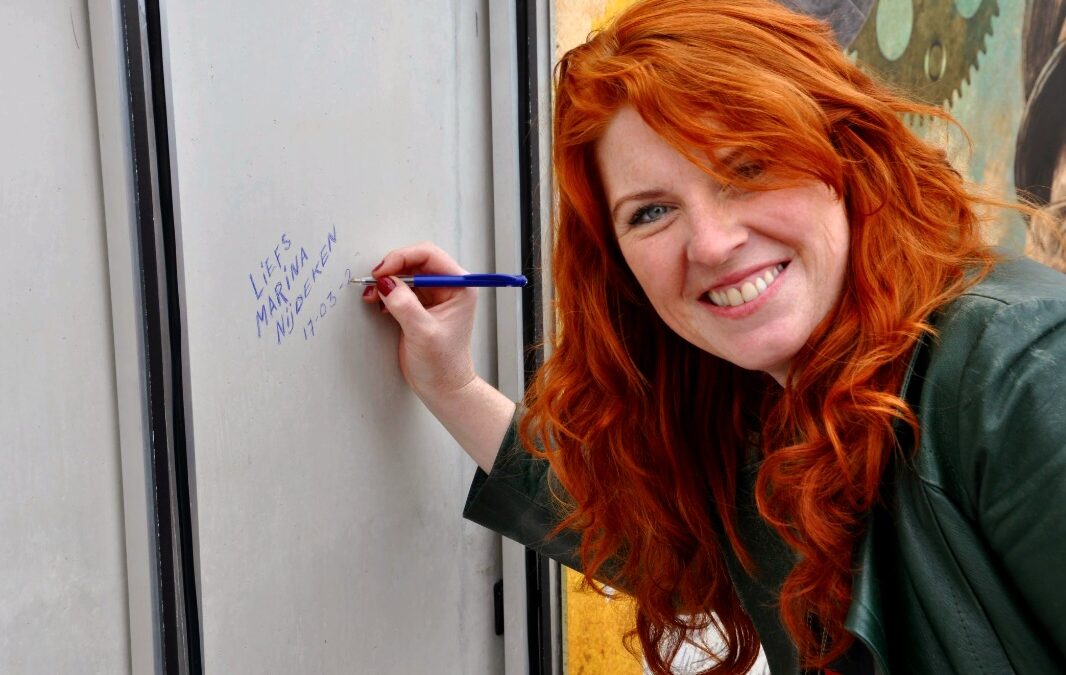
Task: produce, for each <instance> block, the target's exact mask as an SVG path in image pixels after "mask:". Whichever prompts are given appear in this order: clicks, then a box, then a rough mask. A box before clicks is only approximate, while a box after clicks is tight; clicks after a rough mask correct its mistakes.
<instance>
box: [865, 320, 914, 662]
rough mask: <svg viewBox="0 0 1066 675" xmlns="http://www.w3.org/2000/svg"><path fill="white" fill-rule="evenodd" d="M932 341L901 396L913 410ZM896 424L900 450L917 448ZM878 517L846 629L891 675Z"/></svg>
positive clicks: (870, 528) (871, 520) (869, 523)
mask: <svg viewBox="0 0 1066 675" xmlns="http://www.w3.org/2000/svg"><path fill="white" fill-rule="evenodd" d="M928 342H929V336H928V334H923V335H922V337H921V338H920V339H919V340H918V343H917V344H916V345H915V347H914V351H913V352H912V353H911V358H910V362H909V363H908V364H907V371H906V373H905V374H904V376H903V384H902V385H901V387H900V393H899V396H900V398H902V399H903V400H904V401H906V402H907V405H908V406H909V407H910V409H911V410H917V408H918V398H919V396H920V395H921V390H922V384H923V382H924V378H923V375H924V374H925V369H926V365H927V363H928V358H929V345H928ZM892 426H893V429H895V432H896V440H897V444H898V446H899V450H900V451H901V452H904V453H906V452H908V451H910V450H911V449H912V448H913V447H914V438H913V435H912V433H911V430H910V427H908V426H907V425H906V424H903V423H902V422H901V421H900V420H898V419H897V420H894V422H893V425H892ZM890 475H891V474H890V469H886V477H888V476H890ZM878 520H879V518H878V517H877V513H876V511H875V513H873V514H871V516H870V517H868V518H867V519H866V532H865V534H864V535H863V537H862V539H860V540H859V543H858V545H857V547H856V550H855V558H854V560H855V561H856V562H857V563H858V569H857V570H856V572H855V575H854V577H853V578H852V588H851V606H850V607H849V608H848V616H847V618H846V619H845V620H844V628H845V629H846V630H847V631H848V632H849V633H851V634H852V635H854V636H855V637H856V638H858V639H859V640H861V641H862V642H863V643H864V644H865V645H866V647H867V648H869V650H870V653H871V654H872V655H873V657H874V661H875V662H876V663H877V665H878V666H879V670H878V672H879V673H883V674H884V675H888V674H889V672H890V671H889V669H888V640H887V637H886V631H885V626H884V623H883V617H884V610H883V605H882V602H881V592H880V584H878V583H877V580H878V579H879V578H880V577H881V574H879V569H878V566H879V565H883V564H884V562H883V561H884V560H885V556H884V552H883V551H880V550H879V549H880V548H882V546H883V545H879V543H878V542H879V541H881V540H882V537H879V536H878V533H877V528H878Z"/></svg>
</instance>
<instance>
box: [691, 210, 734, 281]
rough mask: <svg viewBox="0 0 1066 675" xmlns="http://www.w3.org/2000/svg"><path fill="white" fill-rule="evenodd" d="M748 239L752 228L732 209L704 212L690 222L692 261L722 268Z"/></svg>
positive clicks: (701, 211)
mask: <svg viewBox="0 0 1066 675" xmlns="http://www.w3.org/2000/svg"><path fill="white" fill-rule="evenodd" d="M747 240H748V228H747V227H746V226H745V225H744V223H743V220H742V218H741V215H740V214H739V213H737V212H736V210H735V209H732V208H729V207H728V206H725V207H723V206H718V207H714V208H705V209H700V210H699V211H698V212H697V213H696V214H694V217H693V218H692V220H691V221H690V231H689V240H688V250H687V255H688V259H689V262H692V263H696V264H703V265H708V266H715V265H718V264H720V263H722V262H724V261H726V260H728V259H729V257H730V256H731V255H732V254H733V253H734V252H735V251H736V250H737V249H739V248H740V247H741V246H743V245H744V243H745V242H746V241H747Z"/></svg>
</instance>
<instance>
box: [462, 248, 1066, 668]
mask: <svg viewBox="0 0 1066 675" xmlns="http://www.w3.org/2000/svg"><path fill="white" fill-rule="evenodd" d="M935 323H936V325H937V328H938V330H939V331H940V336H939V338H937V339H935V340H931V341H930V344H928V345H925V344H923V345H920V346H919V348H918V349H916V350H915V354H914V356H913V357H912V360H911V363H910V369H909V371H908V375H907V378H906V380H905V382H904V385H903V396H904V397H905V398H906V400H907V401H908V402H909V403H910V404H911V406H912V409H913V410H915V411H916V413H917V415H918V418H919V420H920V423H921V438H920V443H919V446H918V448H917V452H914V453H913V454H911V455H910V459H909V461H899V462H897V464H896V465H894V466H893V467H892V468H891V469H890V470H889V472H888V474H887V475H886V483H885V489H884V496H885V499H884V502H885V503H884V505H883V506H881V507H878V508H877V509H875V510H874V511H873V512H872V513H871V514H869V516H868V527H867V531H866V534H865V535H864V537H863V538H862V539H861V540H860V542H859V544H858V550H857V556H856V563H857V569H856V571H855V576H854V579H853V591H852V603H851V608H850V611H849V613H848V617H847V621H846V624H845V625H846V627H847V630H848V631H849V632H851V633H852V634H853V635H855V637H856V638H858V640H860V641H861V642H862V643H863V644H865V645H866V646H867V648H868V649H869V650H870V652H871V653H872V654H873V656H874V661H875V667H876V668H877V669H878V671H879V672H882V673H885V674H889V673H892V674H897V675H898V674H900V673H905V674H918V673H930V674H936V675H942V674H946V673H965V674H967V675H970V674H979V673H987V674H992V673H995V674H999V673H1026V674H1028V673H1066V276H1064V275H1062V274H1059V273H1058V272H1055V271H1052V270H1049V269H1047V268H1045V267H1042V266H1039V265H1037V264H1036V263H1033V262H1031V261H1028V260H1025V259H1013V260H1007V261H1004V262H1003V263H1001V264H999V265H997V267H996V268H995V270H994V271H993V272H992V273H991V274H990V275H989V276H988V277H986V278H985V280H983V281H982V282H981V283H980V284H977V285H976V286H974V287H972V288H971V289H970V290H969V291H968V292H966V293H965V294H963V295H962V296H960V297H959V298H958V299H956V300H955V301H954V302H952V303H951V304H950V305H948V306H947V307H945V308H944V309H943V311H941V312H940V313H938V316H937V318H936V321H935ZM901 440H902V442H903V443H904V444H908V443H909V444H910V446H911V447H913V441H912V440H910V439H906V438H903V439H901ZM552 481H553V476H552V474H551V471H550V469H549V467H548V465H547V463H546V462H544V461H541V460H535V459H533V458H531V457H530V456H529V455H527V454H526V453H525V452H524V451H522V450H521V448H520V446H519V444H518V443H517V441H516V438H515V433H514V428H513V425H512V430H511V431H510V432H509V433H508V435H507V438H505V440H504V444H503V447H502V448H501V451H500V453H499V455H498V457H497V459H496V463H495V465H494V466H493V468H492V470H491V471H490V473H489V474H487V475H486V474H485V473H484V472H482V471H480V470H479V471H478V473H477V475H476V476H475V478H474V482H473V485H472V486H471V490H470V496H469V498H468V499H467V504H466V508H465V509H464V515H465V516H466V517H467V518H470V519H471V520H474V521H476V522H478V523H481V524H483V525H485V526H486V527H489V528H491V529H493V530H496V531H498V532H500V533H501V534H503V535H505V536H507V537H510V538H512V539H515V540H516V541H518V542H520V543H522V544H525V545H526V546H530V547H532V548H534V549H536V550H538V551H539V552H541V553H543V554H545V555H548V556H550V557H552V558H555V559H557V560H559V561H560V562H562V563H564V564H566V565H569V566H571V567H575V568H579V562H578V561H577V559H576V558H575V551H576V547H577V545H578V542H579V537H578V534H577V533H575V532H568V533H564V534H563V535H560V536H558V537H555V538H553V539H550V540H545V536H546V535H547V533H548V532H549V531H550V530H551V529H552V528H553V527H554V525H555V524H556V523H558V522H559V517H560V514H559V512H558V506H557V504H558V502H557V501H556V500H554V499H553V497H552V496H551V490H552V489H555V490H558V489H559V487H558V486H557V485H556V486H554V487H553V486H552V485H550V483H551V482H552ZM749 543H751V544H754V546H752V547H751V549H750V550H751V551H752V554H753V556H754V557H755V559H756V560H757V561H760V569H761V561H762V560H764V559H766V558H767V557H768V556H776V557H777V559H778V560H780V556H781V551H780V549H778V548H775V546H779V545H780V541H779V540H778V541H777V542H776V544H775V542H774V541H768V542H767V541H763V540H760V539H759V538H756V541H754V542H749V541H748V540H747V539H745V544H749ZM730 553H731V552H730ZM786 555H787V554H786ZM739 581H741V580H739V579H737V578H736V575H735V574H734V582H735V585H736V586H737V589H738V594H739V595H740V597H741V600H742V602H743V603H744V604H745V607H746V608H747V609H748V612H749V614H751V615H752V618H753V621H755V622H756V627H757V628H758V629H759V634H760V636H761V638H762V641H763V646H764V649H765V650H766V653H767V657H768V660H769V662H770V666H771V669H772V671H773V672H774V673H775V674H779V673H788V672H796V670H795V662H794V661H790V659H789V657H788V654H790V653H794V651H792V650H791V644H781V643H782V641H787V640H788V638H787V636H785V634H784V633H783V631H781V630H780V624H779V623H778V624H776V625H772V624H771V623H769V622H771V621H773V620H774V618H775V617H776V611H766V610H767V609H770V610H772V607H770V608H768V607H767V606H765V604H763V606H762V607H761V610H762V611H760V607H759V606H758V604H759V603H758V599H757V598H756V597H754V595H753V594H752V593H751V589H750V588H745V587H744V586H745V584H744V583H737V582H739ZM746 596H747V597H746ZM768 617H770V618H768Z"/></svg>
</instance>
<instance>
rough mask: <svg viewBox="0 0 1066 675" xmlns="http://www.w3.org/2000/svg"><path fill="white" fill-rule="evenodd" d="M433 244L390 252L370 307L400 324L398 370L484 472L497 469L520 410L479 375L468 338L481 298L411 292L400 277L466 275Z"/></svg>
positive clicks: (368, 297) (468, 291)
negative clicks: (375, 304)
mask: <svg viewBox="0 0 1066 675" xmlns="http://www.w3.org/2000/svg"><path fill="white" fill-rule="evenodd" d="M466 273H467V272H466V270H464V269H463V268H462V267H460V266H459V263H457V262H455V260H453V259H452V257H451V256H449V255H448V254H447V253H445V252H444V251H442V250H441V249H440V248H438V247H437V246H435V245H433V244H430V243H422V244H416V245H415V246H409V247H406V248H399V249H396V250H395V251H390V252H389V253H388V254H387V255H386V256H385V258H384V259H383V260H382V261H381V263H380V264H379V265H378V266H377V267H375V268H374V270H373V272H372V274H373V275H374V278H376V279H377V280H378V285H377V288H375V287H373V286H369V287H367V289H366V290H365V291H364V292H363V300H364V301H365V302H370V303H373V302H379V301H380V302H381V303H382V305H383V308H384V309H385V310H386V311H387V312H388V313H389V314H391V315H392V316H393V318H395V319H396V321H397V323H399V324H400V331H401V335H400V370H401V371H402V372H403V376H404V379H406V380H407V383H408V384H409V385H411V388H412V389H413V390H414V392H415V393H416V394H417V395H418V397H419V398H420V399H422V402H423V403H425V404H426V407H427V408H429V410H430V411H431V412H432V413H433V414H434V415H435V416H436V417H437V419H438V420H440V421H441V423H442V424H443V425H444V426H445V428H446V429H448V431H449V432H450V433H451V434H452V436H453V437H454V438H455V440H456V441H458V442H459V445H461V446H462V447H463V449H464V450H466V452H467V454H469V455H470V457H471V458H472V459H473V460H474V461H475V462H477V463H478V465H479V466H480V467H481V468H482V469H484V470H485V471H489V470H491V468H492V464H493V461H494V460H495V458H496V453H497V451H498V450H499V447H500V442H501V441H502V440H503V437H504V434H505V433H506V431H507V428H508V426H509V424H510V422H511V417H512V416H513V415H514V412H515V404H514V402H512V401H511V400H510V399H508V398H507V397H506V396H504V395H503V394H501V393H500V392H499V391H497V390H496V389H495V388H493V387H492V386H491V385H489V384H488V383H487V382H485V380H483V379H481V378H480V377H478V376H477V374H476V373H475V372H474V361H473V358H472V356H471V354H470V337H471V334H472V333H473V328H474V307H475V305H476V304H477V290H476V289H473V288H419V289H417V290H414V289H411V288H409V287H407V285H406V284H403V283H401V282H399V281H396V280H395V279H393V278H392V277H393V276H396V275H402V274H466Z"/></svg>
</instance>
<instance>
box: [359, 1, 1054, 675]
mask: <svg viewBox="0 0 1066 675" xmlns="http://www.w3.org/2000/svg"><path fill="white" fill-rule="evenodd" d="M908 113H909V114H921V115H934V116H938V117H946V115H945V114H944V113H943V112H941V111H940V110H938V109H934V108H929V107H926V106H922V105H919V104H916V103H913V102H910V101H907V100H905V99H903V98H902V97H900V96H899V95H898V94H897V93H896V92H893V91H892V90H890V89H889V88H888V87H886V86H885V85H883V84H881V83H879V82H878V81H876V80H875V79H872V78H871V77H870V76H868V75H866V74H864V73H863V72H862V71H860V70H859V69H858V68H857V67H856V66H855V64H853V63H851V62H850V61H849V60H848V59H847V58H846V57H845V56H844V54H843V53H841V50H840V49H839V47H838V46H837V45H836V44H835V43H834V41H833V38H832V35H831V33H830V32H829V29H828V28H827V27H826V26H825V25H824V24H821V23H819V22H817V21H814V20H812V19H809V18H807V17H804V16H802V15H799V14H795V13H793V12H791V11H789V10H787V9H784V8H782V7H781V6H779V5H777V4H774V3H771V2H769V1H767V0H750V1H740V0H699V1H691V0H689V1H686V0H661V1H647V2H642V3H638V4H637V5H635V6H634V7H632V8H630V9H629V10H628V11H626V12H625V13H624V14H622V15H621V16H620V17H619V18H617V19H616V20H615V21H614V23H613V24H612V25H610V26H609V27H608V28H606V29H605V30H603V31H601V32H599V33H597V34H595V35H594V36H593V37H592V38H591V39H590V40H589V41H588V42H587V43H586V44H584V45H582V46H580V47H578V48H576V49H574V50H573V51H571V52H569V53H568V54H567V55H566V56H565V57H564V58H563V60H562V62H561V63H560V64H559V68H558V72H557V82H556V95H555V115H554V120H553V122H554V134H553V153H554V169H555V178H556V181H557V209H558V210H557V219H556V221H557V222H556V233H555V250H554V260H553V267H552V270H553V274H554V276H555V289H556V293H557V305H556V312H557V316H558V325H559V329H558V333H557V335H556V336H554V349H553V351H552V354H551V357H550V358H549V360H548V361H547V363H545V365H544V367H543V368H542V369H541V370H540V371H539V373H538V374H537V377H536V380H535V383H534V385H533V386H532V387H531V389H530V391H529V392H527V396H526V400H525V402H524V404H523V405H522V406H520V407H518V408H517V412H516V406H515V404H514V403H512V402H511V401H509V400H507V399H506V398H505V397H503V395H502V394H500V393H499V392H497V391H496V390H494V389H492V387H490V386H489V385H488V384H486V383H485V381H484V380H482V379H481V378H479V377H477V376H476V374H475V373H474V370H473V366H472V362H471V359H470V356H469V347H468V346H467V345H468V343H469V335H470V331H471V323H472V320H473V319H472V317H473V305H474V292H473V291H470V290H436V291H433V292H431V293H424V294H423V295H421V296H416V295H415V294H414V293H413V292H411V290H410V289H408V288H407V287H406V286H404V285H403V284H397V282H396V281H395V279H394V278H393V277H394V275H398V274H410V273H422V272H433V273H445V274H448V273H453V274H458V273H462V272H463V270H462V269H461V268H460V267H459V266H458V264H457V263H456V262H455V261H453V260H452V259H451V258H449V257H448V256H447V255H446V254H445V253H443V252H442V251H440V250H439V249H437V248H436V247H434V246H432V245H429V244H423V245H418V246H413V247H409V248H405V249H400V250H397V251H393V252H392V253H390V254H389V255H388V256H386V257H385V259H384V260H383V261H382V263H381V264H380V265H379V266H378V268H377V269H376V270H375V271H374V275H375V277H377V279H378V286H377V290H374V289H368V291H367V293H366V294H365V296H364V297H365V298H366V300H367V301H370V302H377V301H381V302H383V304H384V306H385V307H386V308H387V310H388V311H389V313H391V315H392V316H393V317H395V319H396V320H397V321H398V322H399V324H400V326H401V329H402V334H403V335H402V338H401V344H400V363H401V367H402V369H403V372H404V375H405V377H406V378H407V380H408V382H409V383H410V385H411V386H412V387H413V389H414V390H415V392H416V393H417V394H418V395H419V396H420V397H421V398H422V400H423V401H424V402H425V403H426V405H427V406H428V407H429V408H430V410H431V411H432V412H433V413H434V414H435V415H437V417H438V418H439V419H440V420H441V421H442V422H443V423H444V425H445V426H446V427H447V428H448V429H449V431H451V433H452V434H453V435H454V436H455V437H456V439H457V440H458V441H459V443H460V444H461V445H462V446H463V447H464V448H465V449H466V450H467V452H468V453H469V454H470V455H471V457H473V458H474V460H475V461H476V462H477V463H478V464H479V466H480V467H481V470H480V471H479V472H478V475H477V477H476V478H475V481H474V485H473V487H472V488H471V494H470V498H469V499H468V503H467V507H466V510H465V514H466V516H467V517H469V518H472V519H474V520H476V521H477V522H480V523H483V524H485V525H486V526H488V527H491V528H493V529H496V530H497V531H499V532H501V533H503V534H505V535H507V536H509V537H512V538H514V539H516V540H518V541H520V542H522V543H524V544H526V545H528V546H531V547H533V548H536V549H538V550H539V551H541V552H543V553H545V554H547V555H551V556H553V557H555V558H557V559H559V560H561V561H563V562H565V563H566V564H568V565H571V566H573V567H576V568H578V569H581V570H583V572H584V573H585V575H586V577H587V578H588V579H590V580H591V579H597V580H599V581H602V582H605V583H609V584H611V585H612V586H616V587H618V588H622V589H625V591H626V592H628V593H630V594H631V595H632V596H633V597H634V598H635V600H636V608H637V609H636V612H637V616H636V634H637V636H638V637H639V639H640V643H641V646H642V648H643V653H644V657H645V659H646V661H647V663H648V665H649V666H650V668H651V670H652V671H653V672H655V673H663V674H665V673H668V672H669V663H670V661H671V659H672V658H673V656H674V655H675V654H676V652H677V650H678V648H679V647H680V645H681V644H682V643H683V642H684V641H685V640H686V639H695V638H696V637H697V636H698V635H699V634H700V633H701V632H702V631H705V630H706V629H708V628H710V629H711V630H713V631H714V632H716V633H717V634H718V635H719V636H720V638H721V643H722V646H721V647H720V648H718V649H717V651H716V653H714V654H710V655H709V656H710V661H709V665H708V670H707V672H711V673H727V674H737V673H744V672H747V670H748V669H749V668H750V667H751V665H752V664H753V663H754V661H755V659H756V656H757V653H758V650H759V646H760V643H761V644H762V646H763V647H764V649H765V652H766V655H767V660H768V662H769V664H770V666H771V669H772V671H773V672H774V673H798V672H800V671H801V669H804V670H809V669H823V670H825V671H827V672H829V671H832V672H841V673H873V672H880V673H938V674H939V673H950V672H955V673H979V672H985V673H1006V672H1024V673H1045V672H1047V673H1050V672H1060V669H1061V667H1062V664H1063V663H1066V621H1063V617H1064V616H1066V583H1063V582H1064V581H1066V579H1064V576H1066V575H1064V573H1063V570H1066V405H1064V404H1063V399H1064V398H1066V372H1064V370H1066V367H1064V364H1066V278H1064V277H1063V276H1062V275H1060V274H1059V273H1057V272H1054V271H1051V270H1048V269H1047V268H1044V267H1041V266H1039V265H1037V264H1035V263H1032V262H1029V261H1026V260H1024V259H1014V258H1011V257H1009V256H1007V255H1006V254H1003V253H997V252H994V251H993V250H992V249H990V248H989V246H988V245H987V244H986V243H985V242H984V241H983V240H982V237H981V234H980V230H981V226H982V220H981V217H980V216H979V211H978V209H983V210H984V211H989V210H990V209H992V208H993V207H999V206H1004V205H999V204H995V203H993V202H991V201H990V200H987V199H983V198H980V197H978V196H975V195H974V194H972V193H970V192H968V191H967V189H966V187H965V185H964V184H963V181H962V179H961V177H960V175H959V174H958V173H957V172H956V171H955V170H954V169H953V168H952V167H951V165H950V164H949V163H948V161H947V159H946V157H945V155H944V153H943V152H942V151H940V150H938V149H935V148H933V147H931V146H930V145H928V144H927V143H925V142H923V141H922V140H920V139H919V138H918V137H916V136H915V135H914V134H913V133H912V132H911V131H909V130H908V129H907V127H906V126H905V125H904V124H903V122H902V121H901V117H902V116H903V115H905V114H908Z"/></svg>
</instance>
